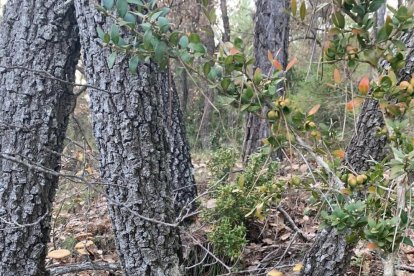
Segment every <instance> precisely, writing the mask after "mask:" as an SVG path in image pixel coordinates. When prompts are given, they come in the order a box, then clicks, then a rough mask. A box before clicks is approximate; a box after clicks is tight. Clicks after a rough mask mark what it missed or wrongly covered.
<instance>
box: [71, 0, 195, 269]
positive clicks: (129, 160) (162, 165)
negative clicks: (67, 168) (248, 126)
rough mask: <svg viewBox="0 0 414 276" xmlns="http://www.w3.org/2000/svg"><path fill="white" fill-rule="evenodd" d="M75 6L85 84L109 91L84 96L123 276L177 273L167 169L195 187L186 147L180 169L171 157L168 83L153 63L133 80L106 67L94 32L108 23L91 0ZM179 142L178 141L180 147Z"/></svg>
mask: <svg viewBox="0 0 414 276" xmlns="http://www.w3.org/2000/svg"><path fill="white" fill-rule="evenodd" d="M75 7H76V12H77V19H78V25H79V28H80V37H81V44H82V48H83V53H84V62H85V64H86V78H87V80H88V83H90V84H93V85H95V86H99V87H101V88H103V89H106V90H108V91H109V93H105V92H102V91H97V90H93V89H91V90H90V96H91V109H92V119H93V130H94V135H95V138H96V140H97V146H98V149H99V151H100V158H101V160H100V166H101V174H102V178H103V179H104V181H106V182H107V183H108V184H109V185H108V187H107V198H108V203H109V210H110V215H111V218H112V223H113V229H114V234H115V238H116V242H117V249H118V253H119V258H120V262H121V264H122V267H123V268H124V270H125V273H126V275H181V271H180V270H181V268H180V263H181V260H180V259H181V258H180V257H181V256H180V255H181V253H180V241H179V233H178V229H177V228H176V227H171V225H167V224H166V223H168V224H171V223H173V222H174V220H175V214H174V208H173V204H174V199H173V189H174V188H176V187H174V186H173V181H172V179H173V178H174V177H175V173H177V172H172V168H173V167H174V166H176V165H179V166H183V168H184V167H185V168H184V169H183V170H181V168H176V169H177V170H178V171H179V172H183V171H185V172H186V173H188V175H183V176H177V177H178V178H179V179H178V180H177V181H181V182H180V183H184V182H185V181H184V180H187V183H186V185H187V186H191V187H192V188H193V183H192V176H191V167H190V166H191V165H190V160H189V155H188V149H187V148H186V150H183V147H186V145H184V146H183V145H180V146H181V148H179V149H177V150H178V151H184V153H183V152H180V154H181V155H180V156H177V162H178V161H179V164H177V163H175V161H174V162H171V159H170V158H171V151H172V152H173V153H175V152H176V151H175V150H172V148H173V146H177V144H173V143H171V139H173V138H174V137H176V135H179V134H181V135H183V133H184V132H183V131H182V130H179V128H182V125H176V123H177V120H178V121H179V120H180V119H181V118H180V113H179V111H178V110H176V108H178V97H177V96H176V94H175V90H173V89H172V86H171V85H172V83H171V79H170V78H169V76H168V74H166V73H160V70H159V69H158V68H157V66H156V65H155V64H153V63H147V64H141V65H140V66H139V67H138V75H132V74H131V73H129V71H128V62H127V58H124V57H122V58H121V57H119V58H118V60H117V62H116V63H115V66H114V67H113V69H111V70H110V69H108V67H107V63H106V58H107V57H108V49H103V48H102V47H101V46H100V39H99V38H98V35H97V33H96V31H95V30H96V27H97V26H101V27H102V28H103V29H105V30H108V29H110V26H111V23H112V22H111V20H110V19H108V18H103V17H102V16H101V15H100V14H99V13H98V12H97V11H96V9H95V8H94V2H92V1H91V2H90V1H88V0H75ZM169 93H171V94H169ZM166 95H169V98H168V99H167V98H166ZM166 103H169V104H168V106H167V105H166ZM169 112H171V113H169ZM168 114H170V115H168ZM169 134H170V135H169ZM181 138H182V139H181V140H179V141H177V142H176V143H178V144H185V143H186V140H185V137H184V136H182V137H181ZM174 160H175V159H174ZM171 164H173V165H171ZM180 177H181V178H180ZM183 179H184V180H183ZM181 188H184V187H181ZM143 217H146V218H151V219H153V220H154V219H155V220H158V221H162V222H165V223H164V224H162V223H157V222H154V221H149V220H148V219H145V218H143Z"/></svg>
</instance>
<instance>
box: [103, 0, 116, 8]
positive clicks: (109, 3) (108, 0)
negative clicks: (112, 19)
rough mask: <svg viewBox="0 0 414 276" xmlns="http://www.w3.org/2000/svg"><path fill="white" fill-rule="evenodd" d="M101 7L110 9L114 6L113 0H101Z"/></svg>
mask: <svg viewBox="0 0 414 276" xmlns="http://www.w3.org/2000/svg"><path fill="white" fill-rule="evenodd" d="M102 7H104V8H105V9H107V10H111V9H112V8H113V7H114V0H102Z"/></svg>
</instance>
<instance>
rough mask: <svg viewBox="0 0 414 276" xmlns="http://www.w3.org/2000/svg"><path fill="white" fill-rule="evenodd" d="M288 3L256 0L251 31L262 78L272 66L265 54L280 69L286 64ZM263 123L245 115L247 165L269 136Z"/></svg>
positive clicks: (284, 1)
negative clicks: (269, 55)
mask: <svg viewBox="0 0 414 276" xmlns="http://www.w3.org/2000/svg"><path fill="white" fill-rule="evenodd" d="M289 3H290V1H288V0H282V1H273V0H257V1H256V15H255V23H256V24H255V30H254V56H255V59H256V63H255V66H256V67H259V68H260V69H261V70H262V72H263V73H264V74H268V73H269V72H270V71H271V70H272V64H271V63H270V61H269V60H268V58H267V53H268V51H271V52H272V53H273V54H276V53H277V52H278V51H279V50H280V52H279V55H278V56H277V57H275V59H277V60H278V61H279V62H280V63H281V64H282V65H283V67H285V66H286V64H287V60H288V44H289V14H288V12H286V11H287V10H288V9H289ZM268 132H269V130H268V125H267V123H266V120H261V119H260V118H258V117H257V116H255V115H253V114H249V115H247V123H246V131H245V133H246V134H245V137H244V142H243V160H244V162H246V161H247V160H248V158H249V156H250V155H251V154H252V153H254V152H255V151H256V150H257V149H258V148H259V147H260V146H261V141H262V139H263V138H266V137H267V136H268Z"/></svg>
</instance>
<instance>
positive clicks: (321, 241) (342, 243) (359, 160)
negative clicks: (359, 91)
mask: <svg viewBox="0 0 414 276" xmlns="http://www.w3.org/2000/svg"><path fill="white" fill-rule="evenodd" d="M403 40H404V42H405V44H406V45H407V47H408V49H411V50H410V52H409V53H408V55H407V59H406V65H405V67H404V69H402V70H401V71H400V72H399V80H400V81H403V80H409V79H410V78H411V75H412V74H413V73H414V50H413V48H412V46H414V32H411V33H408V34H407V35H406V36H405V37H404V39H403ZM410 47H411V48H410ZM384 125H385V123H384V116H383V114H382V112H381V111H380V109H379V103H378V101H376V100H374V99H370V98H367V99H366V100H365V102H364V104H363V105H362V108H361V113H360V115H359V118H358V124H357V131H356V133H355V134H354V136H353V137H352V140H351V142H350V144H349V146H348V148H347V150H346V155H345V160H344V164H345V165H346V166H348V167H349V168H351V169H352V170H354V171H355V172H357V173H359V172H363V171H367V170H368V169H369V168H370V166H371V164H372V162H371V161H372V160H375V161H381V160H382V159H383V158H384V156H385V152H384V147H385V144H386V139H387V138H386V137H385V136H381V135H378V130H379V129H381V128H383V127H384ZM348 234H349V233H348V232H346V231H345V232H344V233H338V232H337V231H336V229H334V228H331V229H324V230H322V231H320V232H319V233H318V235H317V236H316V238H315V242H314V244H313V245H312V247H311V249H310V250H309V251H308V253H307V254H306V256H305V260H304V269H303V271H302V274H301V275H313V276H319V275H326V276H329V275H343V274H345V272H346V269H347V267H348V265H349V262H350V259H351V256H352V254H353V248H354V246H353V245H352V244H348V243H347V242H346V236H347V235H348ZM322 272H323V273H324V274H321V273H322Z"/></svg>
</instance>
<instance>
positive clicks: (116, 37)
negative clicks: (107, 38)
mask: <svg viewBox="0 0 414 276" xmlns="http://www.w3.org/2000/svg"><path fill="white" fill-rule="evenodd" d="M111 40H112V42H113V43H115V44H118V42H119V29H118V26H116V25H112V27H111Z"/></svg>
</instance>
